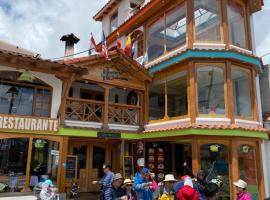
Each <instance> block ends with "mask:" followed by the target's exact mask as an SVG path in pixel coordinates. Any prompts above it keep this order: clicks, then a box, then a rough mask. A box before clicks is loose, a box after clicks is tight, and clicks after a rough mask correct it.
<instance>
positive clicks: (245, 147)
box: [242, 145, 250, 153]
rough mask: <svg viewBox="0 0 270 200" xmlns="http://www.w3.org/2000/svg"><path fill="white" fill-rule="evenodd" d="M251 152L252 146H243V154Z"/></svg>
mask: <svg viewBox="0 0 270 200" xmlns="http://www.w3.org/2000/svg"><path fill="white" fill-rule="evenodd" d="M249 150H250V146H248V145H243V146H242V152H243V153H248V152H249Z"/></svg>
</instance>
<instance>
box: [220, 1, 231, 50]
mask: <svg viewBox="0 0 270 200" xmlns="http://www.w3.org/2000/svg"><path fill="white" fill-rule="evenodd" d="M227 4H228V0H221V13H222V31H223V40H224V44H225V49H229V29H228V14H227Z"/></svg>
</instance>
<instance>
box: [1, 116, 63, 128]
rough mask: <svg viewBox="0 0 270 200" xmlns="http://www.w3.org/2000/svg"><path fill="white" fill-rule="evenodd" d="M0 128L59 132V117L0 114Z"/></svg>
mask: <svg viewBox="0 0 270 200" xmlns="http://www.w3.org/2000/svg"><path fill="white" fill-rule="evenodd" d="M0 129H5V130H20V131H42V132H58V129H59V121H58V119H51V118H35V117H22V116H13V115H0Z"/></svg>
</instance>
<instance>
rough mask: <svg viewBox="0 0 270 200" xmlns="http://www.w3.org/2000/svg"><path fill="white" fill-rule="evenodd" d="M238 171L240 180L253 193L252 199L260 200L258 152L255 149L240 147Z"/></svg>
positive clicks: (244, 145) (246, 146) (247, 146)
mask: <svg viewBox="0 0 270 200" xmlns="http://www.w3.org/2000/svg"><path fill="white" fill-rule="evenodd" d="M238 169H239V176H240V179H242V180H244V181H246V182H247V184H248V188H247V190H248V191H249V192H250V193H251V195H252V199H259V188H258V178H257V163H256V151H255V148H254V147H252V146H250V145H246V144H243V145H240V146H239V147H238Z"/></svg>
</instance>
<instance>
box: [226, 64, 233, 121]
mask: <svg viewBox="0 0 270 200" xmlns="http://www.w3.org/2000/svg"><path fill="white" fill-rule="evenodd" d="M231 70H232V65H231V62H228V61H227V62H226V85H227V88H226V94H227V98H226V104H227V108H226V109H227V112H228V113H227V115H228V118H230V119H231V124H234V123H235V117H234V104H233V102H234V101H233V86H232V72H231Z"/></svg>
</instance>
